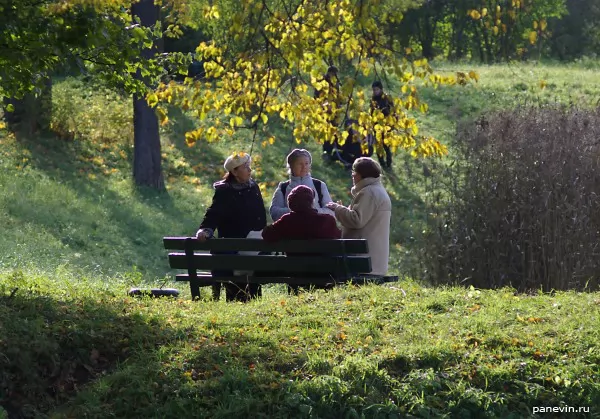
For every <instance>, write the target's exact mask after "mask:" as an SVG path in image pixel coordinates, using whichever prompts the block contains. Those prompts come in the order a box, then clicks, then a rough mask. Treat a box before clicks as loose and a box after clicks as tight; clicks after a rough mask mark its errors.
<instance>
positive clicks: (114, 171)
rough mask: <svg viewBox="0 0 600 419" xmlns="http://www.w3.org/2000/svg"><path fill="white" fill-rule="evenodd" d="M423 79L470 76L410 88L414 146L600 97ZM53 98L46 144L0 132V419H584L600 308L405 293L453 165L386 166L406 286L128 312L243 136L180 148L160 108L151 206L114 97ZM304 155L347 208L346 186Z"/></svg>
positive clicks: (400, 161) (593, 82)
mask: <svg viewBox="0 0 600 419" xmlns="http://www.w3.org/2000/svg"><path fill="white" fill-rule="evenodd" d="M592 67H593V65H592ZM440 69H441V70H443V71H447V72H451V71H457V70H460V71H469V70H475V71H478V73H479V74H480V77H481V79H480V81H479V83H477V84H476V85H472V86H466V87H452V88H439V89H437V90H434V89H430V88H426V89H424V90H423V91H422V96H423V99H424V100H426V101H427V102H428V103H429V105H430V112H429V114H428V115H424V116H418V118H419V120H420V122H421V133H423V134H425V135H434V136H436V137H438V138H439V139H441V140H442V141H443V142H446V143H448V144H451V142H452V138H453V135H454V132H455V127H456V123H457V121H459V120H462V119H463V118H471V117H474V116H475V115H477V114H479V113H481V112H485V111H488V110H492V109H501V108H504V107H510V106H514V105H518V104H525V103H539V104H543V103H552V102H558V103H563V104H566V105H568V104H569V103H571V102H573V103H578V104H580V105H583V106H587V107H589V106H595V104H596V103H597V101H598V99H599V98H600V76H599V75H598V73H597V72H594V71H592V70H593V68H591V69H590V64H589V63H586V64H585V65H579V66H569V67H567V66H556V65H522V64H519V65H512V66H511V67H507V66H493V67H477V66H471V65H466V64H465V65H463V64H461V65H454V64H447V63H441V64H440ZM541 80H545V82H546V87H545V88H544V89H541V87H540V81H541ZM395 89H396V86H395V85H393V86H392V88H391V90H392V92H394V91H395ZM54 104H55V115H54V118H53V126H54V129H55V131H56V132H57V135H58V136H57V137H55V136H49V135H46V136H40V137H37V138H21V137H19V136H17V137H15V136H14V135H13V134H9V133H8V132H6V130H1V129H0V190H1V191H2V192H1V193H0V224H1V225H2V226H3V230H2V232H3V239H2V240H0V406H2V407H3V408H4V409H5V411H3V410H2V409H0V418H2V417H3V415H4V416H6V413H8V415H9V417H19V416H23V417H46V416H49V417H57V418H59V417H98V418H100V417H110V416H115V417H362V416H364V417H369V418H371V417H404V416H406V415H412V416H413V417H527V416H530V415H531V412H532V408H533V407H534V406H561V405H566V406H589V407H590V408H591V411H590V412H591V414H593V416H594V417H600V411H599V410H598V408H597V407H595V406H598V405H600V391H599V390H600V389H599V386H598V384H597V383H598V373H599V369H598V361H599V353H600V352H598V350H597V349H596V347H597V346H598V341H599V339H598V331H597V324H598V320H599V319H598V314H599V310H600V309H599V307H600V294H598V293H586V294H579V293H574V292H564V293H556V294H554V295H535V296H525V295H514V293H513V291H512V290H510V289H504V290H498V291H478V290H467V289H461V288H440V289H433V288H427V287H426V286H425V285H424V284H419V282H418V280H419V278H420V277H421V275H420V272H421V271H420V270H421V269H422V268H421V266H420V263H419V257H420V256H419V255H420V252H421V250H422V249H421V242H420V238H421V234H422V231H423V229H424V228H425V222H426V220H427V217H428V214H427V208H428V205H429V204H430V203H431V202H432V201H433V200H435V199H436V195H437V194H439V193H440V190H439V189H438V187H437V182H438V181H439V179H440V178H443V176H444V172H443V169H444V165H445V164H446V162H447V161H450V160H451V158H448V159H446V160H435V161H434V160H413V159H411V158H409V157H406V156H404V155H402V154H400V155H398V156H396V158H395V168H394V171H393V172H391V173H389V174H388V175H387V176H386V177H385V180H384V182H385V185H386V188H387V189H388V191H389V193H390V196H391V198H392V202H393V205H394V214H393V221H392V234H391V241H392V249H391V260H390V267H391V272H392V273H395V274H398V275H400V276H401V277H412V278H414V280H407V279H404V280H402V281H401V282H400V283H399V284H395V285H389V286H381V287H377V286H367V287H361V288H354V287H346V288H341V289H336V290H334V291H332V292H327V293H325V292H314V293H307V294H301V295H300V296H299V297H291V296H287V295H286V294H285V293H284V292H283V289H282V287H277V286H272V287H267V289H266V290H265V293H264V297H263V298H262V299H261V300H259V301H255V302H251V303H249V304H245V305H242V304H226V303H224V302H218V303H214V302H211V301H209V300H208V298H204V299H203V300H202V301H200V302H198V303H191V302H190V301H189V291H188V290H187V289H185V287H183V289H182V291H183V295H182V297H181V298H180V299H178V300H150V299H132V298H129V297H126V291H127V290H128V288H129V287H131V286H138V285H142V286H146V285H165V286H172V285H173V283H172V282H171V281H172V278H173V276H172V274H173V272H172V271H171V270H170V269H169V267H168V263H167V258H166V252H165V251H164V249H162V241H161V239H162V237H163V236H165V235H191V234H193V233H194V232H195V230H196V228H197V226H198V224H199V222H200V220H201V218H202V216H203V214H204V211H205V209H206V206H207V205H209V204H210V201H211V198H212V188H211V185H212V183H213V182H214V181H215V180H217V179H219V178H220V177H221V175H222V162H223V160H224V158H225V157H226V156H227V155H228V154H230V153H231V152H232V151H234V150H245V151H248V150H249V145H248V144H249V143H248V139H249V138H250V137H249V133H247V132H240V134H238V136H237V138H236V139H234V140H233V141H230V142H220V143H216V144H206V143H198V144H197V145H196V146H195V147H192V148H189V147H187V146H186V145H185V142H184V140H183V135H182V134H183V132H184V131H185V130H186V129H189V128H190V127H192V126H193V122H192V121H190V120H189V119H188V118H187V117H186V116H185V115H183V114H181V113H179V112H177V111H176V110H173V112H172V114H171V115H170V119H171V120H172V121H174V124H173V125H171V126H168V127H165V128H164V129H163V132H162V141H163V168H164V171H165V178H166V182H167V188H168V193H163V194H160V193H156V192H154V191H151V190H140V189H136V188H134V187H133V185H132V182H131V164H130V162H131V158H132V148H131V143H132V126H131V120H130V119H129V118H130V115H131V106H130V104H129V101H128V100H127V99H123V98H120V97H118V96H117V95H115V94H114V93H111V92H108V91H105V90H104V89H102V88H101V87H100V86H96V85H91V84H85V83H83V82H82V81H79V80H75V79H65V80H59V81H57V82H56V84H55V86H54ZM276 129H277V130H278V132H279V133H283V134H285V129H284V128H282V127H280V128H276ZM281 138H283V139H282V140H280V141H278V142H276V143H275V144H274V145H272V146H269V147H266V148H263V147H262V146H261V143H262V140H263V139H262V138H259V139H258V140H257V143H256V144H255V145H254V153H253V155H254V158H255V169H256V171H255V175H256V178H257V179H258V180H259V181H260V182H261V183H262V182H265V186H266V190H265V195H264V197H265V201H266V204H267V206H268V204H269V202H270V198H271V195H272V193H273V192H274V187H275V185H276V182H277V181H279V180H281V179H284V178H285V166H284V157H285V155H286V154H287V152H288V151H289V150H290V149H291V148H293V147H295V146H296V144H294V143H293V142H292V140H291V137H290V136H289V135H287V136H286V135H282V136H281ZM288 138H289V139H288ZM303 146H305V147H306V148H308V149H309V150H311V151H312V152H313V155H314V156H315V159H314V168H313V174H314V175H315V176H316V177H319V178H321V179H323V180H325V181H326V182H327V184H328V186H329V188H330V190H331V191H332V195H333V198H334V199H336V200H337V199H341V200H343V201H344V202H345V203H349V201H350V196H349V192H348V191H349V188H350V186H351V180H350V176H349V174H348V173H347V172H344V171H343V170H342V168H341V167H340V166H336V165H333V166H327V165H324V164H323V163H322V162H321V160H320V159H319V158H318V157H317V156H318V155H319V151H320V146H318V145H316V144H304V145H303ZM204 296H205V297H207V296H208V293H207V292H204ZM594 409H595V410H594Z"/></svg>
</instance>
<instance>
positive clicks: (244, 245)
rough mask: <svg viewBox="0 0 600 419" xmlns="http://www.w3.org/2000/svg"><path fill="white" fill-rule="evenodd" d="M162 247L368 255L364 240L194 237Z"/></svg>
mask: <svg viewBox="0 0 600 419" xmlns="http://www.w3.org/2000/svg"><path fill="white" fill-rule="evenodd" d="M163 243H164V246H165V249H167V250H193V251H196V250H205V251H214V252H222V251H231V250H237V251H255V252H291V253H302V252H310V253H324V254H330V255H347V254H365V253H368V251H369V247H368V244H367V241H366V240H365V239H338V240H327V239H319V240H282V241H278V242H266V241H264V240H261V239H209V240H205V241H200V240H196V239H195V238H194V237H164V238H163Z"/></svg>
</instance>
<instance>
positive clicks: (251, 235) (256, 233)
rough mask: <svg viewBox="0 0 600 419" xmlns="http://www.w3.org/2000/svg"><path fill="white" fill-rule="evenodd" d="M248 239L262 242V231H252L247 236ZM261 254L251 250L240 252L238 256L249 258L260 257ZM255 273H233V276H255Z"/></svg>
mask: <svg viewBox="0 0 600 419" xmlns="http://www.w3.org/2000/svg"><path fill="white" fill-rule="evenodd" d="M246 238H247V239H261V240H262V230H258V231H251V232H250V233H248V235H247V236H246ZM259 253H260V252H256V251H251V250H242V251H239V252H238V255H248V256H252V255H258V254H259ZM253 274H254V271H233V275H234V276H246V275H253Z"/></svg>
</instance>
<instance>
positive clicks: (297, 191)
mask: <svg viewBox="0 0 600 419" xmlns="http://www.w3.org/2000/svg"><path fill="white" fill-rule="evenodd" d="M314 199H315V193H314V191H313V190H312V189H311V188H309V187H308V186H306V185H299V186H296V187H295V188H294V189H292V190H291V191H290V194H289V195H288V198H287V201H288V208H289V209H290V210H291V211H294V212H306V211H310V210H311V209H312V204H313V200H314Z"/></svg>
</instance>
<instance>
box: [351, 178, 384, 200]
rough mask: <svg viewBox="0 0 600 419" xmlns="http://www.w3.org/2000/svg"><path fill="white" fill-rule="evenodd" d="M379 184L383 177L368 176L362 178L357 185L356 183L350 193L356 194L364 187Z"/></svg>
mask: <svg viewBox="0 0 600 419" xmlns="http://www.w3.org/2000/svg"><path fill="white" fill-rule="evenodd" d="M377 184H379V185H380V184H381V177H367V178H364V179H361V180H360V181H359V182H358V183H357V184H356V185H354V186H353V187H352V189H351V190H350V193H351V194H352V196H356V195H357V194H358V193H359V192H360V191H361V190H362V189H363V188H366V187H367V186H370V185H377Z"/></svg>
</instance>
